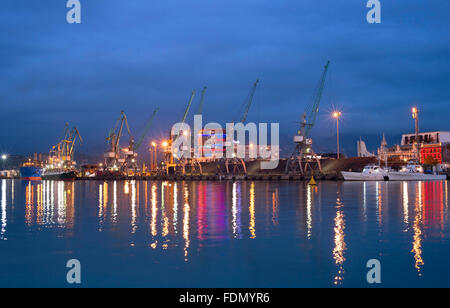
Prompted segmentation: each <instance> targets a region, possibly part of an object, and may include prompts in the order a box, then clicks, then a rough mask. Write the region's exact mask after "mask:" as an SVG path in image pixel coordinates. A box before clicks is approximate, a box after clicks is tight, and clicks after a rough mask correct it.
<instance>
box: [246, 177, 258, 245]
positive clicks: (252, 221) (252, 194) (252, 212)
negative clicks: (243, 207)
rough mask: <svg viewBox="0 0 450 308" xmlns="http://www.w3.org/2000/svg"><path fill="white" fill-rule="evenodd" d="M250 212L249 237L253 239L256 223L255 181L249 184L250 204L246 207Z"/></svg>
mask: <svg viewBox="0 0 450 308" xmlns="http://www.w3.org/2000/svg"><path fill="white" fill-rule="evenodd" d="M248 210H249V212H250V226H249V230H250V238H251V239H255V238H256V229H255V226H256V223H255V182H252V183H251V184H250V205H249V208H248Z"/></svg>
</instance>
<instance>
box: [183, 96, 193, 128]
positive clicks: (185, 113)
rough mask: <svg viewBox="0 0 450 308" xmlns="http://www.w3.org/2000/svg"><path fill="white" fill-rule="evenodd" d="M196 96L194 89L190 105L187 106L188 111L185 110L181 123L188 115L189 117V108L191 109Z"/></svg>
mask: <svg viewBox="0 0 450 308" xmlns="http://www.w3.org/2000/svg"><path fill="white" fill-rule="evenodd" d="M194 96H195V90H192V95H191V98H190V99H189V103H188V105H187V107H186V111H185V112H184V115H183V119H182V120H181V123H184V122H185V121H186V117H187V115H188V113H189V109H191V105H192V101H193V100H194Z"/></svg>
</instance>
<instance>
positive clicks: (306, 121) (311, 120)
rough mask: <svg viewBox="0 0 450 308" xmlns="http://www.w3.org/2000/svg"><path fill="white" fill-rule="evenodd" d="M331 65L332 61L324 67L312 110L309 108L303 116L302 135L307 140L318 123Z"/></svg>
mask: <svg viewBox="0 0 450 308" xmlns="http://www.w3.org/2000/svg"><path fill="white" fill-rule="evenodd" d="M329 65H330V61H328V62H327V64H326V65H325V67H324V70H323V72H322V76H321V77H320V81H319V85H318V87H317V91H316V92H315V93H314V97H313V101H312V105H311V106H310V108H307V110H306V111H305V114H304V115H303V121H302V131H303V134H302V135H303V136H304V137H305V138H307V137H308V136H309V133H310V132H311V129H312V128H313V127H314V125H315V123H316V118H317V113H318V112H319V106H320V101H321V99H322V94H323V88H324V86H325V80H326V77H327V73H328V67H329Z"/></svg>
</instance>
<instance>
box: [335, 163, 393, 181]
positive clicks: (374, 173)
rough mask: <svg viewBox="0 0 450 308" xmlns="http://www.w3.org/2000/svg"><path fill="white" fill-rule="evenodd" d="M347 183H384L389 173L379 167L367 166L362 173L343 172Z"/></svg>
mask: <svg viewBox="0 0 450 308" xmlns="http://www.w3.org/2000/svg"><path fill="white" fill-rule="evenodd" d="M341 173H342V176H343V177H344V180H346V181H384V180H385V176H386V175H387V171H386V170H385V169H383V168H381V167H380V166H377V165H367V166H365V167H364V169H363V171H362V172H347V171H342V172H341Z"/></svg>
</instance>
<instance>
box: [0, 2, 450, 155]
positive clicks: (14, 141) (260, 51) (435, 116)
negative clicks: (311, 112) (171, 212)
mask: <svg viewBox="0 0 450 308" xmlns="http://www.w3.org/2000/svg"><path fill="white" fill-rule="evenodd" d="M381 3H382V24H381V25H370V24H368V23H367V22H366V19H365V16H366V13H367V11H368V9H367V8H366V1H364V0H334V1H331V0H322V1H317V0H311V1H310V0H306V1H304V0H270V1H269V0H240V1H237V0H214V1H211V0H164V1H163V0H145V1H144V0H133V1H124V0H120V1H119V0H84V1H83V0H81V4H82V24H80V25H69V24H67V22H66V12H67V10H68V9H67V8H66V6H65V4H66V1H64V0H46V1H28V0H2V1H1V2H0V19H1V21H0V70H1V74H0V150H1V151H3V152H5V151H7V152H10V153H22V154H28V153H32V152H35V151H38V152H47V151H48V149H49V148H50V147H51V145H53V144H55V143H56V142H57V141H58V138H59V137H60V135H61V133H62V130H63V127H64V123H65V122H70V123H71V124H73V125H75V126H77V127H78V129H79V130H80V132H81V134H82V135H83V137H84V141H85V142H84V145H83V149H81V150H82V151H85V152H98V154H99V155H101V151H102V150H103V149H104V148H105V147H106V144H105V137H106V135H107V133H108V130H109V129H110V128H111V127H112V126H113V125H114V123H115V120H116V118H117V117H118V116H119V113H120V111H121V110H124V111H125V112H126V113H127V115H128V118H129V121H130V126H131V129H132V130H133V131H134V133H135V135H139V133H140V131H141V130H142V128H143V127H144V125H145V121H146V120H147V119H148V118H149V117H150V116H151V113H152V112H153V109H154V108H156V107H160V113H159V115H158V118H157V120H156V122H155V124H154V125H153V129H152V131H151V134H150V136H149V137H148V138H147V139H146V141H149V140H150V139H154V138H162V137H163V136H165V135H167V134H168V131H169V128H170V123H172V122H175V121H178V120H179V119H180V118H181V117H182V114H183V112H184V108H185V105H186V103H187V100H188V98H189V96H190V93H191V91H192V89H197V91H198V92H200V90H201V89H202V87H203V86H204V85H206V86H208V92H207V96H206V99H205V107H204V117H205V120H206V121H217V122H221V123H225V122H227V121H228V122H229V121H231V120H233V119H235V118H236V112H237V110H239V109H240V106H241V104H242V102H243V100H244V98H245V96H246V95H247V93H248V91H249V88H250V87H251V85H252V83H253V82H254V81H255V80H256V79H257V78H259V79H260V87H259V88H258V90H257V92H256V94H255V100H254V105H253V106H252V109H251V111H250V114H249V117H248V120H249V121H255V122H279V123H280V125H281V135H282V136H281V138H282V140H286V141H287V142H289V140H291V135H293V134H294V133H295V131H296V124H295V122H296V121H298V120H299V118H300V116H301V114H302V113H303V110H304V108H305V107H306V105H307V104H308V103H309V102H310V100H311V97H312V94H313V91H314V88H315V87H316V84H317V81H318V79H319V77H320V74H321V70H322V68H323V65H324V64H325V63H326V61H327V60H328V59H329V60H331V66H330V74H329V78H328V79H327V84H326V86H325V93H324V97H323V101H322V106H321V110H320V114H319V118H318V123H317V126H316V127H315V128H314V133H313V135H314V136H315V137H316V139H317V142H316V144H317V146H318V147H319V148H323V149H331V148H332V146H333V145H330V144H324V143H326V141H325V140H327V138H328V137H329V136H332V135H333V134H335V133H336V132H335V131H336V129H335V128H334V123H333V121H332V120H331V119H330V116H329V113H330V112H331V110H332V109H333V107H339V108H342V110H343V113H344V117H343V121H342V134H343V135H344V136H345V135H347V136H348V138H349V139H351V140H349V139H348V140H347V142H348V143H349V144H351V145H353V143H354V142H356V140H353V139H354V138H356V136H359V135H362V136H363V138H364V137H365V136H367V138H369V139H370V138H374V136H380V138H381V134H382V133H383V132H384V133H386V134H387V135H389V136H396V135H400V134H401V133H403V132H408V131H411V130H412V125H413V123H412V120H411V119H410V108H411V106H412V105H415V104H417V105H418V106H419V107H420V109H421V110H422V114H421V128H422V129H424V130H450V124H449V122H448V114H449V111H450V104H449V102H450V91H449V90H448V85H449V83H450V61H449V60H450V34H449V31H448V30H449V29H450V20H449V19H448V12H449V11H450V2H448V1H436V0H434V1H433V0H429V1H423V0H420V1H418V0H412V1H391V0H389V1H388V0H384V1H383V0H382V1H381ZM197 103H198V97H197V99H196V101H195V103H194V109H195V107H196V104H197ZM370 136H371V137H370ZM394 141H396V140H394ZM321 143H322V144H321ZM286 146H287V145H286ZM347 150H348V151H353V150H354V149H353V148H350V145H349V146H348V149H347Z"/></svg>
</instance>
